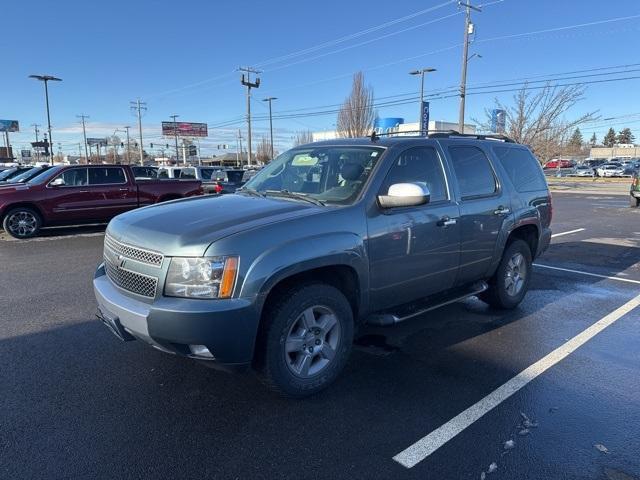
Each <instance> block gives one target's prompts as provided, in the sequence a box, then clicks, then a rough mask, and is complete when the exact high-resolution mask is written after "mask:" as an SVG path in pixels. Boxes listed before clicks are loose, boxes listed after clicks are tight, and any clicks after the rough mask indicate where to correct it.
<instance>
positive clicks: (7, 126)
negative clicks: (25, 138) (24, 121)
mask: <svg viewBox="0 0 640 480" xmlns="http://www.w3.org/2000/svg"><path fill="white" fill-rule="evenodd" d="M19 131H20V127H19V125H18V120H0V132H19Z"/></svg>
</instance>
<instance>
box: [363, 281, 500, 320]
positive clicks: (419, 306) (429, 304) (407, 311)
mask: <svg viewBox="0 0 640 480" xmlns="http://www.w3.org/2000/svg"><path fill="white" fill-rule="evenodd" d="M487 288H489V286H488V285H487V282H478V283H474V284H473V285H471V286H470V287H467V288H465V289H462V290H461V289H457V290H453V291H451V292H449V293H448V294H447V295H436V296H434V297H431V298H426V299H425V300H423V301H422V302H420V303H413V304H409V305H404V306H402V307H400V308H399V310H400V311H399V312H395V313H392V312H380V313H375V314H373V315H371V316H370V317H368V318H367V321H366V323H367V324H368V325H376V326H379V327H388V326H391V325H395V324H396V323H400V322H404V321H405V320H409V319H410V318H413V317H417V316H418V315H422V314H423V313H426V312H430V311H431V310H435V309H436V308H440V307H444V306H445V305H449V304H450V303H455V302H458V301H460V300H464V299H465V298H468V297H472V296H473V295H478V294H479V293H482V292H484V291H485V290H486V289H487Z"/></svg>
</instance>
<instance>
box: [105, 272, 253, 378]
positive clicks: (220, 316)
mask: <svg viewBox="0 0 640 480" xmlns="http://www.w3.org/2000/svg"><path fill="white" fill-rule="evenodd" d="M93 290H94V293H95V296H96V300H97V301H98V313H97V316H98V318H100V320H101V321H102V322H103V323H104V324H105V325H107V326H108V327H109V329H110V330H111V331H112V332H113V333H114V334H115V335H116V336H118V337H119V338H120V339H121V340H125V341H126V340H133V339H138V340H142V341H144V342H146V343H148V344H149V345H151V346H152V347H154V348H157V349H158V350H162V351H163V352H167V353H172V354H177V355H183V356H187V357H191V358H196V359H198V360H206V361H209V362H211V361H215V362H217V363H219V364H222V365H227V366H236V365H237V366H242V365H246V364H249V363H250V362H251V360H252V357H253V349H254V344H255V338H256V334H257V331H258V322H259V314H258V312H257V310H256V308H255V304H254V303H252V302H251V301H249V300H247V299H239V298H234V299H228V300H197V299H185V298H170V297H158V298H156V299H154V300H153V302H152V303H147V302H145V301H142V300H138V299H137V298H134V296H133V295H131V294H127V293H125V292H124V291H123V290H121V289H120V288H119V287H116V286H115V285H114V284H113V283H111V281H110V280H109V278H108V277H107V276H106V274H105V271H104V266H103V265H100V266H99V267H98V269H97V270H96V273H95V275H94V279H93ZM190 345H191V346H202V345H203V346H205V347H206V348H207V349H208V351H209V352H210V353H211V354H212V355H213V357H210V356H205V355H198V354H195V353H194V352H193V349H192V348H190Z"/></svg>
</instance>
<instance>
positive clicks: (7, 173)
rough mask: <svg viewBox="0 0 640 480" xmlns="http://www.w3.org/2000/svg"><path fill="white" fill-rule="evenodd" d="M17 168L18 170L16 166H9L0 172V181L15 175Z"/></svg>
mask: <svg viewBox="0 0 640 480" xmlns="http://www.w3.org/2000/svg"><path fill="white" fill-rule="evenodd" d="M17 170H18V169H17V168H9V169H7V170H4V171H2V172H0V181H2V180H6V179H8V178H11V177H12V176H14V175H15V173H16V171H17Z"/></svg>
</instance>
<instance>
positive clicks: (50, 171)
mask: <svg viewBox="0 0 640 480" xmlns="http://www.w3.org/2000/svg"><path fill="white" fill-rule="evenodd" d="M62 168H63V167H62V166H61V165H58V166H56V167H51V168H47V169H46V170H45V171H44V172H40V173H39V174H38V175H36V176H35V177H33V178H32V179H31V180H29V181H28V182H27V183H30V184H32V185H38V184H41V183H45V182H47V181H48V180H49V179H50V178H52V177H53V176H54V175H56V174H57V173H58V172H59V171H60V170H62Z"/></svg>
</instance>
